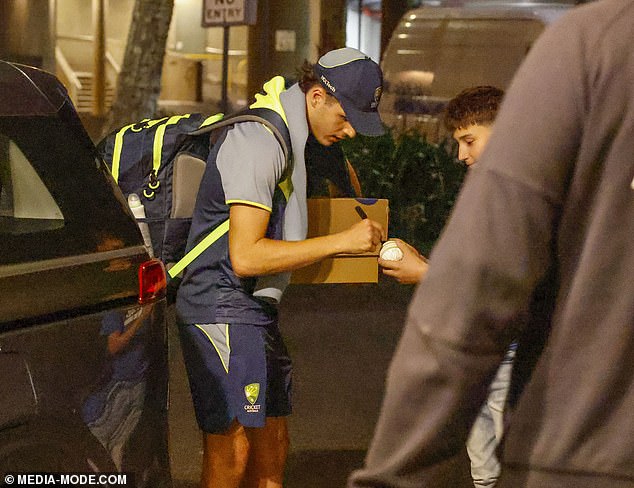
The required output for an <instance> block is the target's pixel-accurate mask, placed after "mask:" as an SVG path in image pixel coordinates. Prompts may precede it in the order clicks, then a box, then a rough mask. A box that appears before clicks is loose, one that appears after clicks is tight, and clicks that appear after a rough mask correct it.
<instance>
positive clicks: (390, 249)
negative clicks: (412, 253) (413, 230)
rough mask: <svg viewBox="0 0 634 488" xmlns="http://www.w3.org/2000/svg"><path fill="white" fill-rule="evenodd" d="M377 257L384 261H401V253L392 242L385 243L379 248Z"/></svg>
mask: <svg viewBox="0 0 634 488" xmlns="http://www.w3.org/2000/svg"><path fill="white" fill-rule="evenodd" d="M379 257H380V258H381V259H383V260H385V261H400V260H401V259H403V251H401V250H400V248H399V247H398V246H397V245H396V242H394V241H385V242H384V243H383V245H382V246H381V251H380V252H379Z"/></svg>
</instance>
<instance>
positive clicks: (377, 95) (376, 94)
mask: <svg viewBox="0 0 634 488" xmlns="http://www.w3.org/2000/svg"><path fill="white" fill-rule="evenodd" d="M382 93H383V87H381V86H379V87H377V88H376V90H374V102H372V103H371V104H370V107H371V108H377V107H378V106H379V101H380V100H381V94H382Z"/></svg>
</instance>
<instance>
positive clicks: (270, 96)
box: [249, 76, 290, 150]
mask: <svg viewBox="0 0 634 488" xmlns="http://www.w3.org/2000/svg"><path fill="white" fill-rule="evenodd" d="M285 85H286V82H285V81H284V78H283V77H281V76H276V77H274V78H271V79H270V80H269V81H267V82H266V83H265V84H264V92H265V95H263V94H261V93H257V94H256V95H255V102H254V103H253V104H251V105H250V106H249V108H269V109H271V110H274V111H275V112H277V113H278V114H279V115H280V117H282V119H283V120H284V123H285V124H286V126H288V120H286V113H285V112H284V108H283V107H282V102H281V100H280V93H282V92H283V91H284V90H285V88H286V86H285ZM289 150H290V148H289Z"/></svg>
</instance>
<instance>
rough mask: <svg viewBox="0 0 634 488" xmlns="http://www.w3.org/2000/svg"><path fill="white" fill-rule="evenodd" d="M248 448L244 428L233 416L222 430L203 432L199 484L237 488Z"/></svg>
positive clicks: (203, 487)
mask: <svg viewBox="0 0 634 488" xmlns="http://www.w3.org/2000/svg"><path fill="white" fill-rule="evenodd" d="M249 451H250V447H249V439H248V437H247V432H246V429H245V428H244V427H243V426H242V425H240V424H239V423H238V422H237V421H235V420H234V421H233V423H232V424H231V426H230V427H229V429H228V430H227V431H226V432H225V433H223V434H207V433H203V469H202V478H201V488H220V487H222V488H239V487H240V486H241V485H240V483H241V481H242V478H243V477H244V473H245V470H246V467H247V462H248V460H249Z"/></svg>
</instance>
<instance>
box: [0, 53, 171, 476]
mask: <svg viewBox="0 0 634 488" xmlns="http://www.w3.org/2000/svg"><path fill="white" fill-rule="evenodd" d="M0 297H1V298H0V389H1V390H2V394H1V395H0V485H4V483H7V486H8V485H9V482H10V481H14V483H17V482H18V475H17V474H18V473H40V474H41V473H75V474H80V473H83V474H86V475H90V476H91V478H90V480H97V482H98V483H100V484H101V485H102V486H107V485H108V483H107V481H108V477H107V476H105V477H104V476H103V475H104V473H122V474H127V477H126V484H124V485H122V484H121V478H111V479H116V482H115V483H114V484H111V486H115V485H116V486H135V487H143V486H148V487H152V488H156V487H166V486H170V485H171V480H170V473H169V458H168V451H167V432H168V430H167V393H168V385H167V381H168V364H167V332H166V320H165V309H166V301H165V271H164V267H163V265H162V264H161V263H160V262H159V261H157V260H153V259H151V258H150V255H149V254H148V251H147V250H146V248H145V247H144V245H143V239H142V236H141V233H140V232H139V229H138V227H137V224H136V222H135V220H134V217H133V216H132V214H131V212H130V210H129V208H128V207H127V204H126V201H125V200H124V198H123V195H122V194H121V192H120V191H119V189H118V187H117V186H116V184H115V183H114V181H113V179H112V177H111V176H110V174H109V172H108V170H107V168H106V167H105V165H104V164H103V163H102V162H101V161H100V160H99V158H98V157H97V153H96V151H95V148H94V146H93V144H92V142H91V140H90V138H89V136H88V134H87V133H86V131H85V130H84V128H83V126H82V124H81V122H80V120H79V118H78V116H77V113H76V112H75V110H74V108H73V105H72V103H71V102H70V100H69V98H68V95H67V93H66V90H65V89H64V87H63V86H62V85H61V84H60V83H59V82H58V80H57V79H56V78H55V77H54V76H52V75H50V74H48V73H46V72H43V71H40V70H38V69H35V68H31V67H26V66H20V65H15V64H11V63H7V62H3V61H0ZM11 476H14V478H11ZM22 479H23V480H25V479H26V478H24V477H22ZM33 479H34V478H31V480H33ZM66 479H68V478H66ZM73 479H75V480H82V479H84V480H86V479H88V478H77V477H75V478H73ZM47 480H50V478H48V479H44V481H47ZM90 484H92V482H90Z"/></svg>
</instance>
